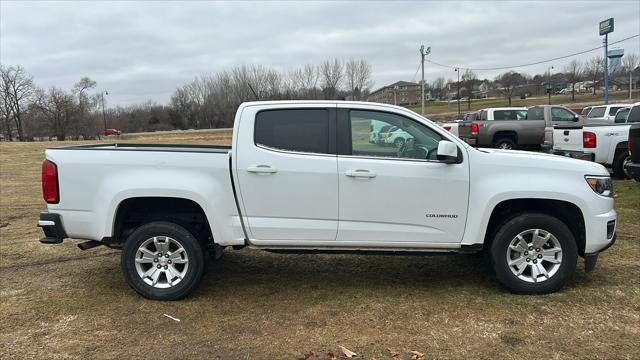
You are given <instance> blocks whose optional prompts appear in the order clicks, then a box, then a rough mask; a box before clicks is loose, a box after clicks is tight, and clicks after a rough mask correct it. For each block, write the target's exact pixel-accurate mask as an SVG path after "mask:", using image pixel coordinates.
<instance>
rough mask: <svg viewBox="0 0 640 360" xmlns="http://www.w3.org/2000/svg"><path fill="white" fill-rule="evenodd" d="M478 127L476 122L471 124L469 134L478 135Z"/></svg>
mask: <svg viewBox="0 0 640 360" xmlns="http://www.w3.org/2000/svg"><path fill="white" fill-rule="evenodd" d="M479 129H480V127H479V126H478V124H476V123H472V124H471V135H478V130H479Z"/></svg>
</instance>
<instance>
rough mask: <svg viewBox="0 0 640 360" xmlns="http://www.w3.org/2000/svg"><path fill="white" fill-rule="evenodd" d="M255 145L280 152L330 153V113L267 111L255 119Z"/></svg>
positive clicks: (304, 110) (311, 110)
mask: <svg viewBox="0 0 640 360" xmlns="http://www.w3.org/2000/svg"><path fill="white" fill-rule="evenodd" d="M254 139H255V143H256V144H257V145H262V146H266V147H269V148H273V149H278V150H288V151H296V152H305V153H320V154H328V153H329V111H328V110H327V109H282V110H265V111H261V112H259V113H258V114H257V115H256V122H255V134H254Z"/></svg>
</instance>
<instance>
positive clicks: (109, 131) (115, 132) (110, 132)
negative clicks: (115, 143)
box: [98, 129, 122, 136]
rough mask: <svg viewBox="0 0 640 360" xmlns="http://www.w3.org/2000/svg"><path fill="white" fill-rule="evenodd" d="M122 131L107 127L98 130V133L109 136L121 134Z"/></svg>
mask: <svg viewBox="0 0 640 360" xmlns="http://www.w3.org/2000/svg"><path fill="white" fill-rule="evenodd" d="M120 134H122V132H121V131H120V130H117V129H105V130H100V131H98V135H100V136H108V135H120Z"/></svg>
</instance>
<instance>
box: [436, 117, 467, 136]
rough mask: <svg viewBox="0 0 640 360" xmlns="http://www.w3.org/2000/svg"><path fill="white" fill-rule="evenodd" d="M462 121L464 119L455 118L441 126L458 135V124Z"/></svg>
mask: <svg viewBox="0 0 640 360" xmlns="http://www.w3.org/2000/svg"><path fill="white" fill-rule="evenodd" d="M462 121H464V120H453V121H449V122H446V123H444V124H442V125H441V126H442V127H443V128H444V129H445V130H447V131H448V132H450V133H452V134H453V135H455V136H458V126H459V124H460V123H461V122H462Z"/></svg>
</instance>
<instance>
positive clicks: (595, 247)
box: [584, 210, 617, 272]
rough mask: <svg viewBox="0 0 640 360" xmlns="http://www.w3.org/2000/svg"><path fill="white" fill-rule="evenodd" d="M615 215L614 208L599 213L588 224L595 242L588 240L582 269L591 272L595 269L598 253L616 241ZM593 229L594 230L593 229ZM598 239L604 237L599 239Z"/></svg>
mask: <svg viewBox="0 0 640 360" xmlns="http://www.w3.org/2000/svg"><path fill="white" fill-rule="evenodd" d="M616 225H617V215H616V213H615V210H611V211H610V212H608V213H606V214H601V215H599V216H598V217H597V219H594V220H593V221H592V222H590V224H589V225H588V226H589V227H590V228H591V231H592V232H593V233H595V234H598V236H596V240H598V241H597V243H593V242H589V239H587V241H588V244H587V247H586V249H585V253H584V271H585V272H591V271H593V270H594V269H595V267H596V263H597V261H598V255H599V254H600V253H601V252H603V251H605V250H607V249H608V248H610V247H611V246H613V244H614V243H615V242H616V237H617V236H616ZM594 230H595V231H594ZM600 239H604V241H603V240H600Z"/></svg>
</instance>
